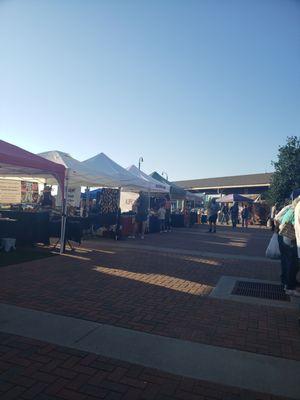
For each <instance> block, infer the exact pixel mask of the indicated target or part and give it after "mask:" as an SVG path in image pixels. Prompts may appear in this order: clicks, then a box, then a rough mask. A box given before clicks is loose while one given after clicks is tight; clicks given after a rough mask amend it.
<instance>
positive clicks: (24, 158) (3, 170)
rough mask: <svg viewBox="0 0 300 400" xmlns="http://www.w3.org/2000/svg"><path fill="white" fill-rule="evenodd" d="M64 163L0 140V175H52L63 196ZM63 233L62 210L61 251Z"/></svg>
mask: <svg viewBox="0 0 300 400" xmlns="http://www.w3.org/2000/svg"><path fill="white" fill-rule="evenodd" d="M65 173H66V168H65V166H64V165H61V164H57V163H54V162H52V161H49V160H46V159H45V158H43V157H40V156H37V155H36V154H33V153H30V152H29V151H26V150H23V149H21V148H20V147H17V146H14V145H13V144H10V143H7V142H5V141H3V140H0V176H3V177H5V176H15V177H16V176H34V177H43V178H47V177H50V176H51V177H54V178H55V179H56V180H57V182H58V184H59V186H60V187H61V192H62V194H63V198H64V191H65V190H64V188H65ZM64 234H65V212H64V211H63V218H62V229H61V252H62V251H63V247H64V246H63V245H62V244H63V243H64Z"/></svg>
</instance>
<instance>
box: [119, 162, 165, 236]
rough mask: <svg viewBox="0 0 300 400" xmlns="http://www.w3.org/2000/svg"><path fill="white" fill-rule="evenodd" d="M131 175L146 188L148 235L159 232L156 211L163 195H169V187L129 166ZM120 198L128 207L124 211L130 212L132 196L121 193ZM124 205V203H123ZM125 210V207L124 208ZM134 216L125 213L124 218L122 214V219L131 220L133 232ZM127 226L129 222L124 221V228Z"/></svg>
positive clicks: (132, 201) (162, 199)
mask: <svg viewBox="0 0 300 400" xmlns="http://www.w3.org/2000/svg"><path fill="white" fill-rule="evenodd" d="M127 170H128V171H130V172H131V173H132V174H134V175H135V176H137V177H138V178H140V179H142V180H144V181H145V183H146V185H147V188H148V197H149V217H148V224H147V231H148V232H149V233H155V232H159V221H158V218H157V210H158V208H159V206H160V204H161V202H162V201H164V198H165V195H166V194H168V193H170V185H168V184H167V183H163V182H158V181H157V180H155V179H154V178H152V177H151V176H150V175H147V174H145V173H144V172H143V171H141V170H140V169H138V168H137V167H136V166H135V165H131V166H130V167H128V168H127ZM121 198H123V199H124V198H125V199H126V205H128V209H127V208H126V211H130V210H132V205H133V203H134V200H136V199H133V196H132V195H130V194H129V193H127V194H126V197H125V193H122V196H121ZM123 204H124V201H123ZM124 208H125V206H124ZM132 215H134V214H133V213H130V212H129V213H126V216H125V215H124V214H122V216H123V218H126V219H131V231H130V232H132V231H133V226H134V217H133V216H132ZM128 225H129V222H128V221H126V226H128Z"/></svg>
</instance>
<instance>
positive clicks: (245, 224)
mask: <svg viewBox="0 0 300 400" xmlns="http://www.w3.org/2000/svg"><path fill="white" fill-rule="evenodd" d="M249 214H250V212H249V208H248V206H247V205H244V207H243V210H242V227H243V228H244V227H246V228H248V220H249Z"/></svg>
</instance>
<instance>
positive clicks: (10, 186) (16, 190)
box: [0, 179, 21, 204]
mask: <svg viewBox="0 0 300 400" xmlns="http://www.w3.org/2000/svg"><path fill="white" fill-rule="evenodd" d="M0 203H2V204H9V203H13V204H14V203H21V181H13V180H8V179H0Z"/></svg>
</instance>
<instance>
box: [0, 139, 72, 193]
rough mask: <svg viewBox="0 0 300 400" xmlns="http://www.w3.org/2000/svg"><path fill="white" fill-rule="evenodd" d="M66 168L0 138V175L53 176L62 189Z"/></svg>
mask: <svg viewBox="0 0 300 400" xmlns="http://www.w3.org/2000/svg"><path fill="white" fill-rule="evenodd" d="M65 171H66V168H65V167H64V166H63V165H61V164H57V163H54V162H52V161H49V160H46V159H45V158H43V157H40V156H37V155H36V154H33V153H30V152H29V151H26V150H23V149H21V148H20V147H17V146H14V145H13V144H10V143H7V142H4V141H3V140H0V175H1V176H7V175H10V176H26V175H27V176H42V177H44V178H47V177H48V176H54V177H55V179H56V180H57V181H58V184H59V185H60V186H61V189H62V191H63V190H64V182H65Z"/></svg>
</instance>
